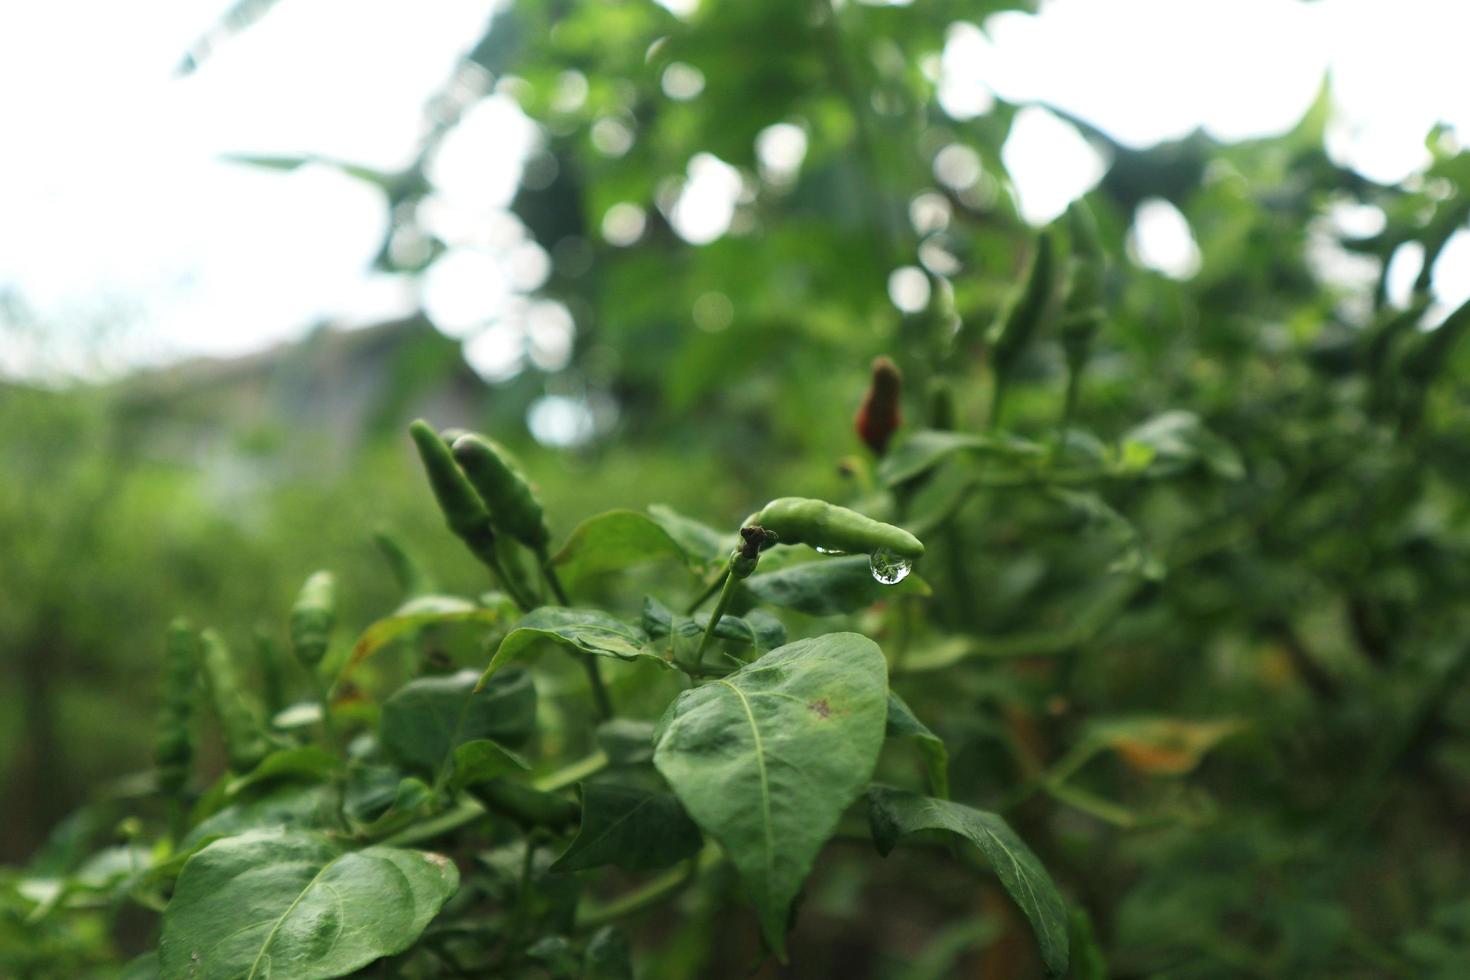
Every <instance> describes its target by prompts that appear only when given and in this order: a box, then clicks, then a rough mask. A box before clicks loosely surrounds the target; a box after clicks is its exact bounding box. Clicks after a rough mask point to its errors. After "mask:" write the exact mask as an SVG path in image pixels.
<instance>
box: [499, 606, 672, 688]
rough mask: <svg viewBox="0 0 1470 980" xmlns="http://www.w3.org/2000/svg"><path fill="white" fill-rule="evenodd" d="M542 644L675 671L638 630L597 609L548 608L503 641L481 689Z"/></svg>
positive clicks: (528, 617)
mask: <svg viewBox="0 0 1470 980" xmlns="http://www.w3.org/2000/svg"><path fill="white" fill-rule="evenodd" d="M542 640H547V641H550V642H552V643H555V644H559V645H560V646H564V647H567V648H569V649H571V650H574V651H576V652H578V653H588V654H592V655H593V656H597V657H611V658H614V659H617V660H638V659H647V660H652V661H654V662H656V663H658V664H660V665H662V666H664V667H666V668H668V669H669V670H673V669H674V666H673V664H671V663H669V662H668V661H667V660H665V659H664V658H662V657H660V656H659V655H658V654H656V653H654V652H653V651H652V650H650V649H649V648H648V636H647V634H645V633H644V632H643V631H642V630H641V629H639V628H638V627H636V626H632V625H630V624H628V623H625V622H623V621H622V620H620V619H615V618H613V617H612V616H609V615H608V614H607V613H605V612H600V611H598V610H596V609H562V608H560V607H557V606H546V607H543V608H541V609H537V610H535V611H534V612H531V613H528V614H527V615H526V616H524V617H522V619H521V620H520V621H519V622H518V623H516V628H515V629H514V630H512V631H511V633H510V635H509V636H507V637H506V638H505V639H503V640H501V641H500V646H499V647H497V648H496V650H495V656H493V657H491V658H490V665H489V666H488V667H486V668H485V673H484V674H483V675H481V677H480V685H481V686H482V687H483V686H484V685H485V684H486V683H488V682H489V680H490V678H491V677H492V676H493V675H494V674H495V673H496V672H497V671H499V670H500V669H501V668H503V667H505V666H506V665H507V664H509V663H512V662H513V661H516V660H518V659H521V658H522V657H524V656H525V655H526V654H528V653H529V652H530V651H531V650H533V649H534V648H535V647H536V645H537V643H538V642H539V641H542Z"/></svg>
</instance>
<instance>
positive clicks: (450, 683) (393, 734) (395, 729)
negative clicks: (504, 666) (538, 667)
mask: <svg viewBox="0 0 1470 980" xmlns="http://www.w3.org/2000/svg"><path fill="white" fill-rule="evenodd" d="M475 682H476V678H475V673H474V671H471V670H462V671H460V672H459V673H457V674H453V675H451V676H448V677H422V678H419V679H418V680H416V681H411V682H409V683H408V684H405V685H404V686H403V687H401V688H399V690H398V691H396V692H395V693H394V694H393V696H392V697H390V698H389V699H388V700H386V701H384V702H383V713H382V717H381V718H380V720H379V722H378V741H379V742H380V743H381V744H382V746H383V751H385V752H386V753H387V754H388V755H389V756H391V757H392V758H394V759H397V760H398V761H399V762H401V763H403V764H404V765H406V766H409V767H411V768H415V769H418V770H419V771H420V772H425V773H428V774H429V775H431V776H438V775H439V774H440V773H441V772H443V771H445V767H446V766H448V765H449V764H450V757H451V756H452V754H453V753H454V751H455V750H456V749H457V748H459V747H460V746H462V745H464V744H465V743H466V742H473V741H475V740H477V739H491V740H493V741H496V742H504V743H505V744H507V745H519V744H521V743H523V742H524V741H525V740H526V739H527V738H528V737H530V734H531V732H532V731H533V730H534V728H535V726H536V688H535V686H534V685H533V684H532V683H531V675H530V674H527V673H526V672H525V671H515V672H512V673H507V674H502V675H501V676H499V677H497V678H495V680H494V681H492V682H491V683H490V684H488V685H487V686H486V687H485V688H484V689H483V690H478V689H477V688H476V686H475Z"/></svg>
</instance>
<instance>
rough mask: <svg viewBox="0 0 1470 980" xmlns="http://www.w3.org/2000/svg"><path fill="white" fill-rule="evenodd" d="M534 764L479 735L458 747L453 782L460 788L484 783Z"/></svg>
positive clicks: (451, 782) (453, 784) (454, 785)
mask: <svg viewBox="0 0 1470 980" xmlns="http://www.w3.org/2000/svg"><path fill="white" fill-rule="evenodd" d="M530 768H531V764H530V763H529V762H527V761H526V760H525V759H522V758H521V757H520V756H519V755H516V754H515V753H514V752H512V751H510V749H507V748H505V747H504V746H501V745H498V744H496V743H495V742H492V741H490V740H489V739H488V738H478V739H475V740H474V741H473V742H465V743H463V744H462V745H458V746H456V747H455V749H454V776H453V778H452V779H451V780H450V784H451V785H452V786H453V787H454V788H455V789H459V788H461V787H464V786H472V785H474V784H475V783H484V782H488V781H489V780H492V779H499V778H500V777H501V776H506V775H510V774H511V773H515V772H525V771H527V770H529V769H530Z"/></svg>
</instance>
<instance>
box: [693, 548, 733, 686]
mask: <svg viewBox="0 0 1470 980" xmlns="http://www.w3.org/2000/svg"><path fill="white" fill-rule="evenodd" d="M739 583H740V580H739V579H737V578H736V577H735V576H733V575H731V574H729V572H728V571H726V573H725V585H724V587H723V588H721V589H720V598H719V601H717V602H716V603H715V611H714V612H712V613H710V614H709V625H708V626H706V627H705V628H704V636H703V637H701V638H700V640H699V650H698V652H696V653H695V654H694V666H695V667H698V666H699V665H700V663H702V662H703V660H704V652H705V651H706V650H708V649H709V645H710V641H712V640H713V639H714V638H715V627H716V626H719V625H720V619H721V618H722V617H723V616H724V615H725V610H726V609H728V608H729V606H730V600H731V599H733V598H735V588H736V586H737V585H738V584H739Z"/></svg>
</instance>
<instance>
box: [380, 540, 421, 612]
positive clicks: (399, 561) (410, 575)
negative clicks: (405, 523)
mask: <svg viewBox="0 0 1470 980" xmlns="http://www.w3.org/2000/svg"><path fill="white" fill-rule="evenodd" d="M373 544H375V545H377V546H378V550H379V551H380V552H382V554H383V560H384V561H386V562H387V563H388V568H389V570H390V571H391V572H392V573H393V580H394V581H395V582H397V583H398V588H399V589H400V590H402V592H403V597H404V598H405V599H411V598H413V597H414V596H418V595H427V594H428V593H430V592H433V591H434V583H433V580H432V579H431V578H430V577H429V574H428V572H426V571H424V567H423V566H422V565H420V564H419V563H418V561H417V560H415V559H414V557H413V555H410V554H409V553H408V552H407V551H405V550H404V548H403V545H401V544H399V543H398V540H397V539H396V538H394V537H393V535H391V534H389V533H388V532H387V531H386V530H383V529H379V530H377V531H374V532H373Z"/></svg>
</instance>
